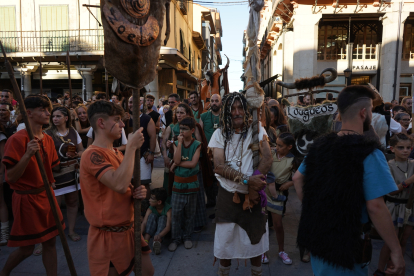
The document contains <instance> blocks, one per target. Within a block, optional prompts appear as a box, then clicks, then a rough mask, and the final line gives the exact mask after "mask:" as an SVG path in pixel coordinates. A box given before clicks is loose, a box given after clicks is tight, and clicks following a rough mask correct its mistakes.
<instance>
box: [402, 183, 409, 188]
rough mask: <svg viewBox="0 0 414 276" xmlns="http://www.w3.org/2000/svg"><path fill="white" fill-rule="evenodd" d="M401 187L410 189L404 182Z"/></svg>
mask: <svg viewBox="0 0 414 276" xmlns="http://www.w3.org/2000/svg"><path fill="white" fill-rule="evenodd" d="M401 185H402V186H403V188H408V186H409V185H408V184H406V183H405V181H403V182H402V183H401Z"/></svg>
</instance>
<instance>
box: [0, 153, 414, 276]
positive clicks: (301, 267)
mask: <svg viewBox="0 0 414 276" xmlns="http://www.w3.org/2000/svg"><path fill="white" fill-rule="evenodd" d="M163 173H164V169H163V162H162V159H157V160H156V161H155V166H154V171H153V174H152V179H153V184H152V187H151V188H157V187H161V186H162V181H163ZM300 209H301V204H300V202H299V200H298V198H297V195H296V192H295V190H294V189H293V187H292V188H291V190H290V195H289V201H288V202H287V210H286V214H285V217H284V218H283V225H284V229H285V251H286V252H287V253H288V254H289V257H290V258H291V259H292V260H293V264H292V265H285V264H283V263H282V261H281V260H280V259H278V246H277V241H276V234H275V231H274V230H273V229H272V228H270V229H269V235H270V251H269V253H268V255H269V260H270V263H269V264H265V265H263V266H262V267H263V276H268V275H272V276H273V275H275V276H276V275H278V276H280V275H282V276H283V275H286V276H299V275H300V276H303V275H309V276H312V275H313V273H312V268H311V264H310V263H307V264H306V263H303V262H301V261H300V257H299V250H298V249H297V248H296V235H297V227H298V223H299V218H300ZM213 213H214V209H213V208H209V209H207V215H211V214H213ZM63 214H64V216H65V217H66V211H65V209H63ZM65 219H66V218H65ZM208 221H209V223H208V225H207V226H206V227H205V229H203V231H202V232H200V233H194V234H193V235H192V240H193V248H192V249H185V248H184V246H183V245H180V246H179V247H178V248H177V250H176V251H175V252H169V251H168V249H167V247H168V245H169V243H170V240H169V239H167V238H166V239H165V240H164V241H163V243H162V251H161V254H160V255H155V254H154V253H151V260H152V263H153V265H154V268H155V274H154V275H155V276H178V275H179V276H213V275H214V276H215V275H217V270H218V263H219V261H218V260H217V262H216V263H215V265H214V266H213V264H214V254H213V251H214V234H215V224H214V223H212V220H211V219H209V220H208ZM88 228H89V224H88V222H87V221H86V219H85V217H84V216H83V215H81V214H80V215H79V216H78V219H77V222H76V228H75V231H76V232H77V233H78V234H79V235H80V236H81V237H82V240H80V241H78V242H73V241H71V240H70V239H68V243H69V247H70V251H71V254H72V258H73V261H74V263H75V266H76V271H77V274H78V275H79V276H83V275H89V267H88V256H87V246H86V243H87V234H88ZM66 234H67V230H66ZM150 245H151V242H150ZM382 245H383V242H382V241H378V240H374V241H373V256H372V262H371V264H370V267H369V270H370V273H369V275H372V273H373V272H374V271H375V270H376V266H377V264H378V257H379V251H380V250H381V247H382ZM56 247H57V254H58V275H62V276H63V275H65V276H66V275H67V276H69V275H70V273H69V270H68V267H67V264H66V259H65V255H64V252H63V249H62V245H61V243H60V239H59V237H58V238H57V245H56ZM151 248H152V245H151ZM411 248H412V245H411V242H409V244H408V245H407V250H406V253H405V256H404V258H405V262H406V266H407V269H406V275H414V262H413V261H412V260H411V258H410V255H411ZM0 249H1V251H0V267H3V265H4V263H5V262H6V260H7V257H8V256H9V254H10V253H11V252H12V251H13V250H15V249H14V248H10V247H7V246H2V247H1V248H0ZM41 258H42V257H41V256H33V255H32V256H30V257H29V258H27V259H26V260H25V261H23V262H22V263H21V264H20V265H19V266H18V267H16V268H15V269H14V271H13V272H12V273H11V275H12V276H23V275H24V276H27V275H33V276H38V275H46V273H45V270H44V267H43V264H42V260H41ZM131 275H134V273H132V274H131ZM230 275H240V276H250V275H251V274H250V262H249V261H247V262H245V261H244V260H233V261H232V268H231V273H230Z"/></svg>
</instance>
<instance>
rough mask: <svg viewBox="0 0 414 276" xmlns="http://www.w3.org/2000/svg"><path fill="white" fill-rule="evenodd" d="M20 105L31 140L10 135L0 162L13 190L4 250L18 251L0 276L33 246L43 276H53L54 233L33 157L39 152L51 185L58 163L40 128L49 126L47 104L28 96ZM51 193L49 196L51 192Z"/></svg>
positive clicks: (22, 134)
mask: <svg viewBox="0 0 414 276" xmlns="http://www.w3.org/2000/svg"><path fill="white" fill-rule="evenodd" d="M24 104H25V106H26V109H27V116H28V118H29V122H30V125H31V126H32V129H33V134H34V136H35V139H33V140H30V139H29V135H28V133H27V131H26V130H25V129H23V130H20V131H18V132H17V133H15V134H14V135H12V136H11V137H10V138H9V139H8V140H7V143H6V145H5V152H4V157H3V160H2V162H3V164H4V165H5V166H6V182H7V183H8V184H9V185H10V187H11V188H12V189H13V190H15V192H14V193H13V206H12V207H13V215H14V223H13V227H12V229H11V233H10V238H9V242H8V246H10V247H19V248H18V249H17V250H15V251H13V252H12V253H11V254H10V256H9V258H8V259H7V262H6V264H5V265H4V267H3V270H2V271H1V272H0V275H9V274H10V272H11V271H12V270H13V269H14V268H15V267H16V266H17V265H18V264H20V263H21V262H22V261H23V260H24V259H26V258H27V257H29V256H30V255H31V254H32V252H33V249H34V246H35V244H37V243H41V244H42V245H43V264H44V266H45V268H46V274H47V275H48V276H51V275H57V256H56V236H57V235H58V230H57V226H56V223H55V220H54V218H53V214H52V210H51V207H50V204H49V201H48V198H47V195H46V191H45V188H44V184H43V180H42V176H41V174H40V170H39V166H38V164H37V162H36V157H35V153H36V152H37V151H40V155H41V156H42V160H43V165H44V167H45V170H46V174H47V178H48V180H49V184H53V183H54V182H55V179H54V178H53V174H52V168H53V167H55V166H57V165H59V159H58V156H57V154H56V150H55V145H54V142H53V139H52V138H51V137H50V136H48V135H47V134H44V133H43V131H42V126H43V125H44V124H48V123H49V117H50V110H51V104H50V101H49V99H48V98H47V97H44V96H29V97H27V98H26V99H25V100H24ZM51 191H52V193H53V189H51ZM53 198H54V200H55V204H56V205H57V203H56V199H55V197H53ZM57 211H58V214H59V218H60V221H61V222H62V224H63V217H62V213H61V212H60V209H59V208H57Z"/></svg>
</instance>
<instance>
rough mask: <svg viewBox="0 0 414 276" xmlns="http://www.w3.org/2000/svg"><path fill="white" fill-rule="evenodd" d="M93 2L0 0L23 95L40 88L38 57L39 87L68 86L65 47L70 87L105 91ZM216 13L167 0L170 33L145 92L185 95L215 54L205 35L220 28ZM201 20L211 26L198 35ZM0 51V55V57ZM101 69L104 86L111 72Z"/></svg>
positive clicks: (2, 26) (87, 93)
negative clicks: (155, 72)
mask: <svg viewBox="0 0 414 276" xmlns="http://www.w3.org/2000/svg"><path fill="white" fill-rule="evenodd" d="M85 5H86V6H85ZM99 5H100V1H99V0H96V1H91V0H76V1H74V0H59V1H51V0H10V1H7V3H6V1H2V2H1V3H0V39H1V41H2V43H3V45H4V46H5V48H6V51H7V52H8V56H9V57H10V61H11V62H12V65H13V67H14V69H15V76H16V78H17V80H18V83H19V85H21V90H22V91H24V93H25V95H29V94H35V93H39V92H40V89H39V87H40V70H39V66H40V61H41V62H42V80H43V92H44V93H46V94H47V95H49V96H51V97H55V96H57V95H58V94H63V93H64V92H65V91H67V90H68V87H69V84H68V71H67V70H68V68H67V66H66V52H67V51H69V55H70V59H71V67H70V73H71V79H72V93H73V94H79V95H82V97H84V99H87V98H91V96H92V94H93V93H94V92H95V91H106V85H105V67H104V35H103V28H102V24H101V23H102V20H105V19H102V18H101V12H100V8H99ZM194 7H196V9H194ZM200 7H201V8H202V9H203V11H202V12H201V11H199V10H200ZM194 10H196V12H194ZM204 13H205V14H206V17H208V14H210V18H204ZM216 18H218V20H217V19H216ZM219 18H220V16H219V13H218V11H217V10H215V9H213V11H210V9H209V8H205V7H202V6H199V5H197V4H193V3H192V2H190V1H184V0H172V1H171V6H170V26H171V33H170V39H169V41H168V43H167V45H166V46H165V47H164V46H163V47H161V51H160V59H159V63H158V65H159V68H158V69H159V70H158V75H157V77H156V78H155V79H154V81H152V82H151V83H150V84H149V85H147V86H146V87H145V90H146V91H147V92H148V93H151V94H153V95H154V96H155V97H156V99H158V98H159V97H161V96H165V95H168V94H171V93H178V94H179V95H180V96H182V97H186V96H187V94H188V92H190V91H193V90H195V89H196V85H197V80H198V79H199V78H201V77H202V63H203V59H204V60H206V59H207V58H208V59H211V58H213V59H217V57H216V55H217V54H216V52H212V51H211V49H212V47H211V42H210V39H211V38H213V41H214V38H215V36H216V33H217V32H216V30H221V26H220V25H219V23H216V22H220V20H219ZM204 24H206V25H207V28H209V29H214V30H215V31H214V32H213V33H212V34H210V33H208V34H206V35H205V36H203V29H202V26H204ZM215 25H218V27H217V28H216V27H215ZM165 28H166V24H165V23H164V26H163V29H162V30H161V31H160V34H161V35H162V36H163V38H162V39H164V34H165ZM220 33H221V32H220ZM214 45H216V42H214ZM211 54H214V56H213V57H212V56H211ZM218 55H220V53H219V52H218ZM1 56H2V55H1V54H0V61H2V60H3V59H2V57H1ZM0 73H1V77H0V87H1V88H10V89H11V83H10V80H9V77H8V74H7V72H6V70H5V68H2V69H1V68H0ZM107 75H108V79H109V88H110V87H111V85H112V81H113V78H112V76H111V75H110V74H108V73H107Z"/></svg>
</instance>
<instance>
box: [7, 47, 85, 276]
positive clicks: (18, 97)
mask: <svg viewBox="0 0 414 276" xmlns="http://www.w3.org/2000/svg"><path fill="white" fill-rule="evenodd" d="M0 46H1V51H2V52H3V57H4V65H5V66H6V69H7V72H8V73H9V77H10V81H11V83H12V86H13V94H14V98H15V99H16V100H17V102H18V103H19V109H20V112H21V114H22V117H23V121H24V124H25V125H26V130H27V133H28V134H29V139H30V140H33V139H34V138H35V137H34V135H33V130H32V127H31V125H30V122H29V118H28V117H27V112H26V107H25V105H24V101H23V98H22V95H21V94H20V89H19V86H18V85H17V81H16V78H15V77H14V72H13V67H12V66H11V64H10V62H9V60H8V59H7V56H6V51H4V48H3V43H2V42H1V40H0ZM35 156H36V161H37V165H38V166H39V170H40V174H41V175H42V179H43V184H44V186H45V190H46V195H47V198H48V200H49V203H50V208H51V209H52V214H53V218H54V219H55V223H56V226H57V229H58V231H59V237H60V241H61V242H62V246H63V251H64V252H65V256H66V261H67V263H68V266H69V271H70V275H72V276H76V275H77V274H76V269H75V265H74V264H73V260H72V255H71V254H70V250H69V246H68V241H67V240H66V237H65V233H64V232H63V227H62V224H61V223H60V219H59V215H58V212H57V208H56V205H55V201H54V196H53V195H52V191H51V190H50V184H49V179H48V178H47V175H46V170H45V167H44V166H43V160H42V157H41V156H40V152H39V151H37V152H36V154H35Z"/></svg>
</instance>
